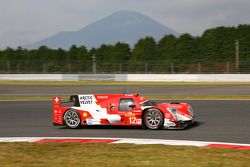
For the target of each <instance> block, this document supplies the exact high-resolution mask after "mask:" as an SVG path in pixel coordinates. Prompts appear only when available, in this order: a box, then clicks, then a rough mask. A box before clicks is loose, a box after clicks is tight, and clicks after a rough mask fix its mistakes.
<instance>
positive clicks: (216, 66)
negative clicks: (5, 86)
mask: <svg viewBox="0 0 250 167" xmlns="http://www.w3.org/2000/svg"><path fill="white" fill-rule="evenodd" d="M210 62H211V61H210ZM0 73H1V74H32V73H36V74H51V73H54V74H59V73H65V74H73V73H75V74H79V73H81V74H93V73H94V74H131V73H133V74H216V73H218V74H230V73H243V74H245V73H250V60H241V61H240V63H239V65H238V66H236V64H235V63H234V61H233V60H225V61H218V62H216V63H209V61H205V60H193V61H182V60H167V61H153V60H152V61H148V62H137V61H136V62H135V61H134V62H133V61H129V62H124V61H123V62H106V61H82V62H77V61H63V60H58V61H50V62H44V61H41V60H30V61H23V60H11V61H9V60H0Z"/></svg>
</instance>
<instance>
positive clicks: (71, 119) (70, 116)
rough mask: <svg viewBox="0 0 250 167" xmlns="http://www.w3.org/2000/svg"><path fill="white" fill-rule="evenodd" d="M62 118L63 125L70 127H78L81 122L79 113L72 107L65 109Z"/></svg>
mask: <svg viewBox="0 0 250 167" xmlns="http://www.w3.org/2000/svg"><path fill="white" fill-rule="evenodd" d="M63 120H64V123H65V125H66V126H67V127H69V128H71V129H74V128H78V127H79V126H80V123H81V118H80V115H79V113H78V112H77V111H76V110H73V109H71V110H68V111H66V113H65V114H64V117H63Z"/></svg>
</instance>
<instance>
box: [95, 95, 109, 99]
mask: <svg viewBox="0 0 250 167" xmlns="http://www.w3.org/2000/svg"><path fill="white" fill-rule="evenodd" d="M107 98H108V96H97V99H107Z"/></svg>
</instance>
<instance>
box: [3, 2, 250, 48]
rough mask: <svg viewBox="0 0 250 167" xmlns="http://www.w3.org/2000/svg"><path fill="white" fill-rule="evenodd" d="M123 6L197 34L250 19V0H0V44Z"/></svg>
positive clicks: (77, 24) (71, 26)
mask: <svg viewBox="0 0 250 167" xmlns="http://www.w3.org/2000/svg"><path fill="white" fill-rule="evenodd" d="M119 10H134V11H137V12H140V13H142V14H145V15H147V16H150V17H152V18H154V19H155V20H157V21H159V22H161V23H162V24H164V25H166V26H168V27H170V28H172V29H174V30H176V31H177V32H180V33H184V32H188V33H191V34H193V35H200V34H201V33H202V32H203V31H204V30H205V29H207V28H210V27H216V26H222V25H224V26H233V25H238V24H246V23H250V17H249V14H248V13H249V10H250V1H249V0H237V1H235V0H219V1H218V0H42V1H41V0H22V1H21V0H0V24H1V29H0V39H1V40H0V48H5V47H6V46H11V47H16V46H18V45H24V44H27V43H31V42H34V41H37V40H40V39H43V38H46V37H48V36H51V35H53V34H55V33H57V32H60V31H73V30H78V29H80V28H82V27H83V26H86V25H87V24H90V23H92V22H95V21H97V20H99V19H101V18H103V17H106V16H108V15H110V14H112V13H113V12H116V11H119Z"/></svg>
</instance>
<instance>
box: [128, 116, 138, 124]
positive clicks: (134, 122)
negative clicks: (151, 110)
mask: <svg viewBox="0 0 250 167" xmlns="http://www.w3.org/2000/svg"><path fill="white" fill-rule="evenodd" d="M129 123H130V124H137V125H141V119H136V117H129Z"/></svg>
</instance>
